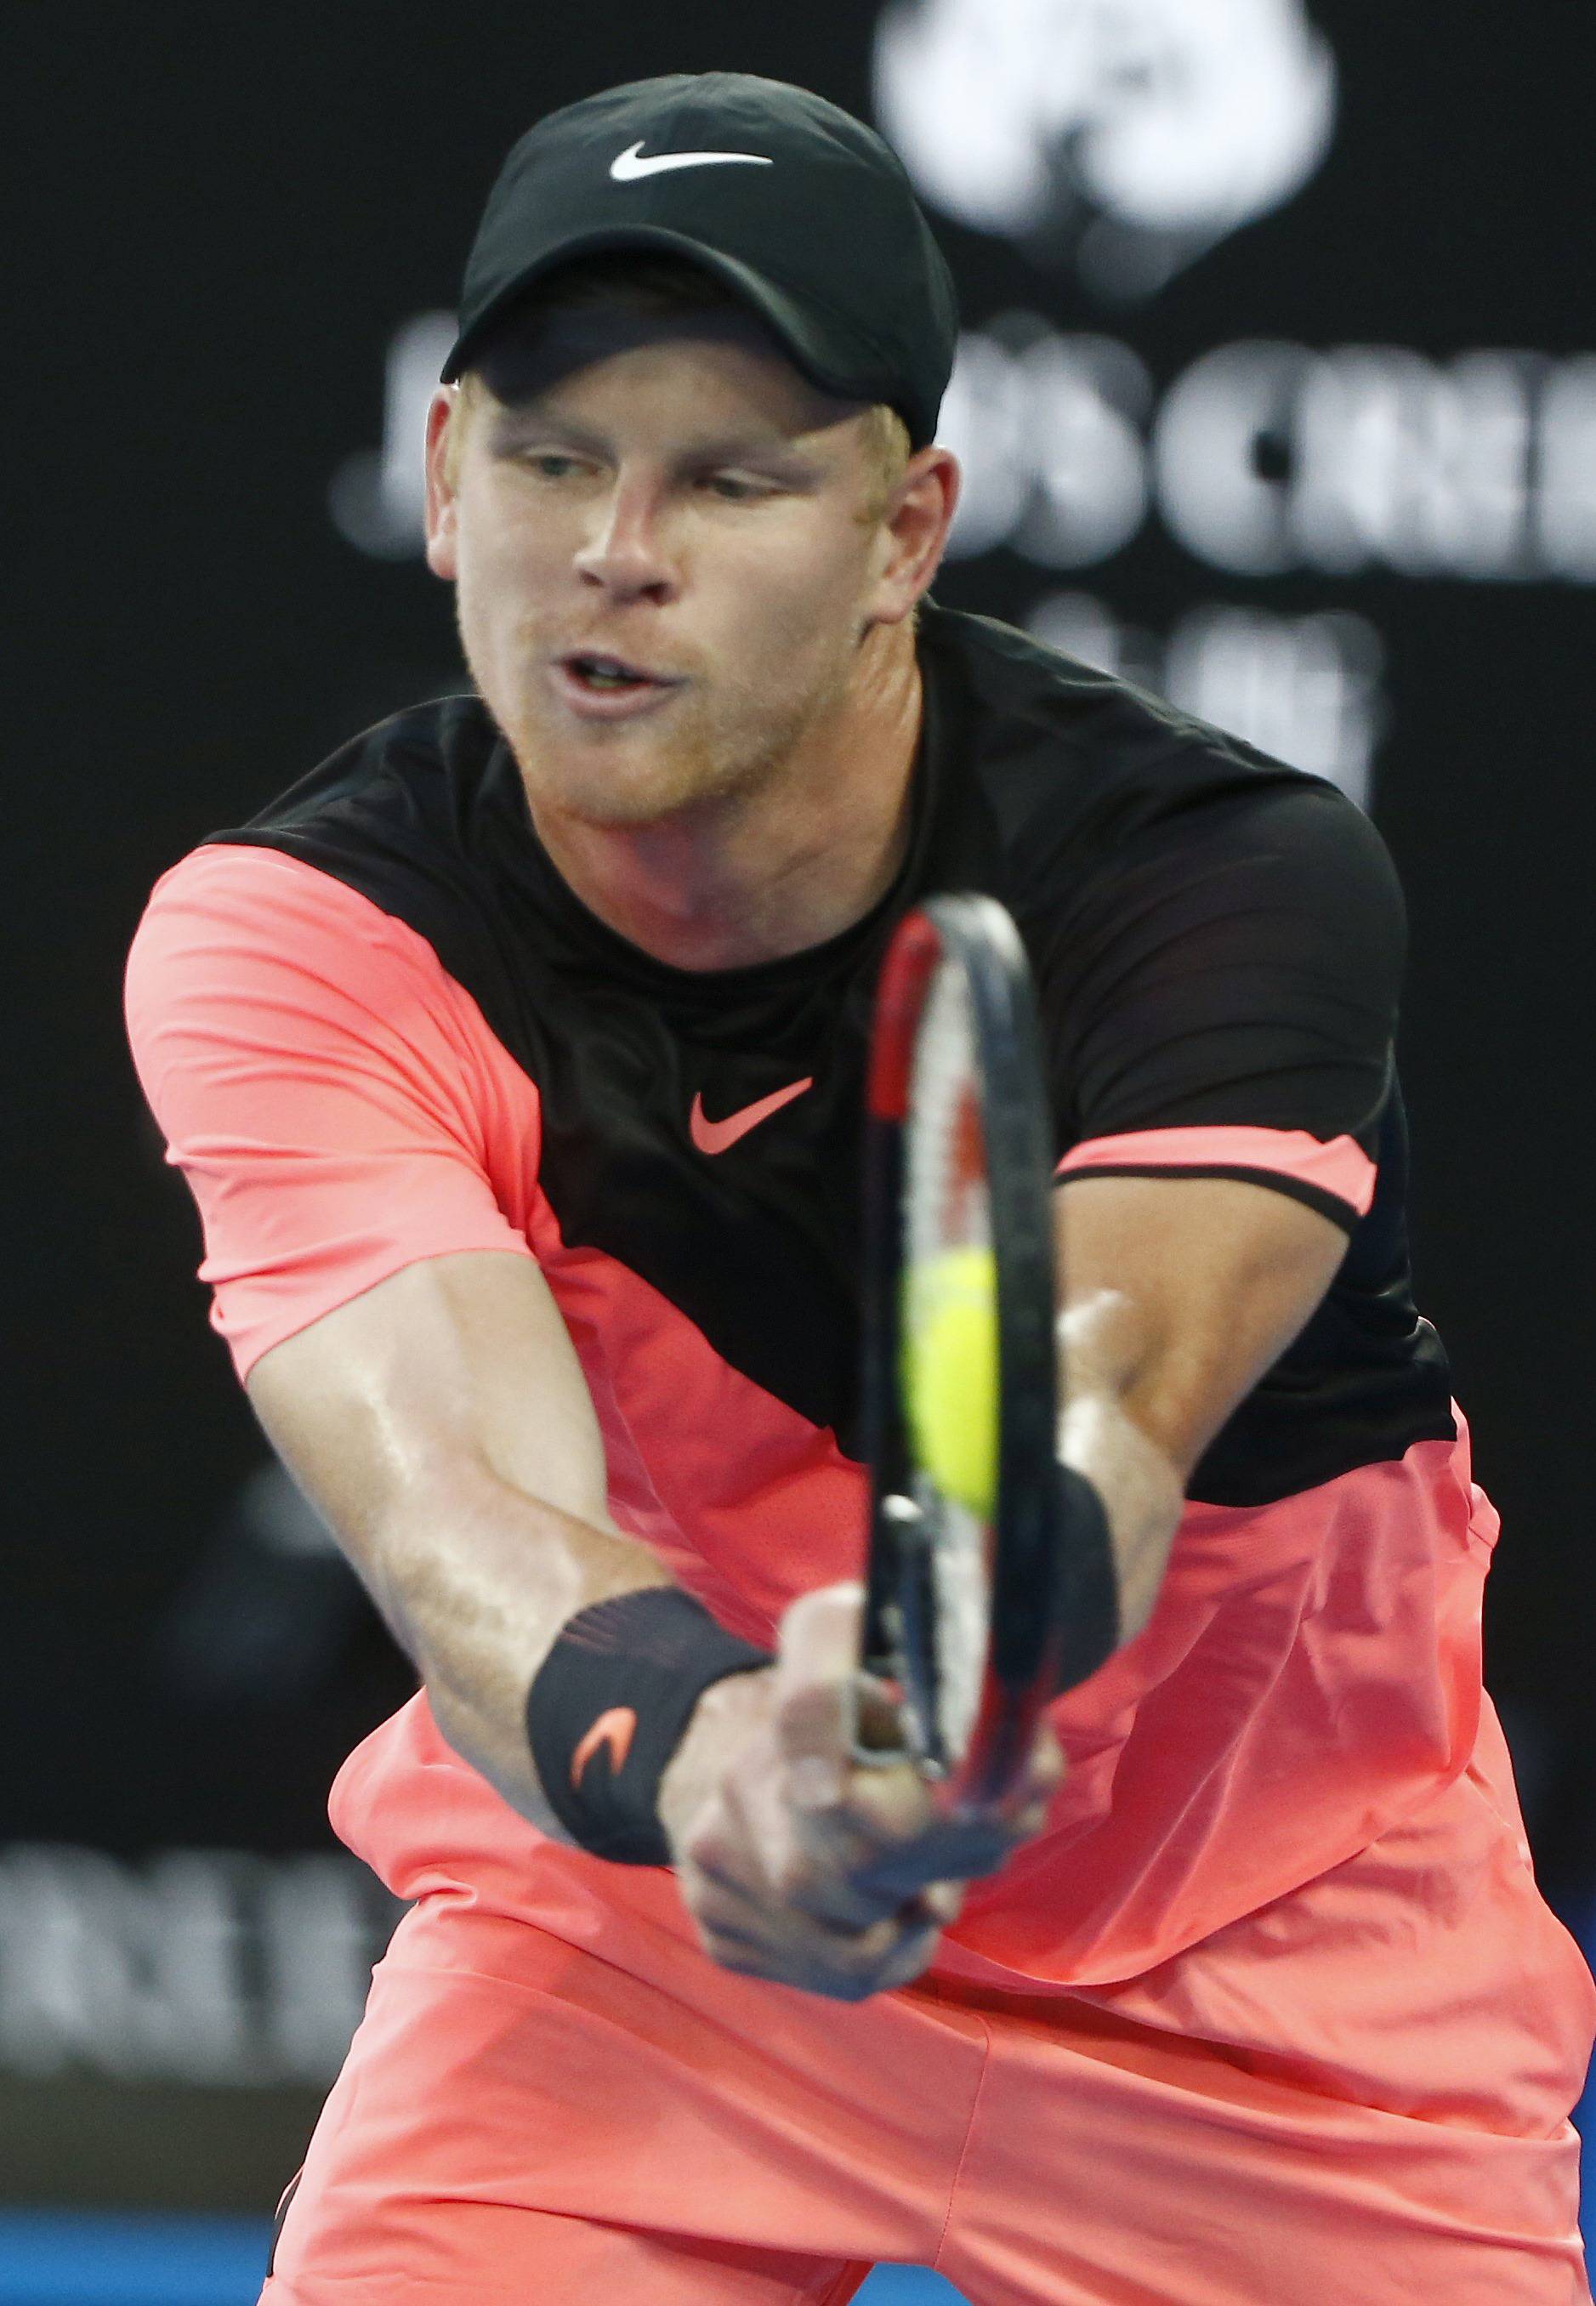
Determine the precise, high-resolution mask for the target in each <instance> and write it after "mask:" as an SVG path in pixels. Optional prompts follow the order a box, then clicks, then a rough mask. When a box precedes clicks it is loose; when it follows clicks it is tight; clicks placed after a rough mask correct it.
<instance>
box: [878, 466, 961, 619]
mask: <svg viewBox="0 0 1596 2306" xmlns="http://www.w3.org/2000/svg"><path fill="white" fill-rule="evenodd" d="M959 487H960V468H959V463H958V459H957V458H956V457H954V455H953V453H952V450H951V449H949V448H942V447H940V446H937V445H935V444H933V445H932V446H931V447H929V448H921V449H919V450H918V451H917V453H916V454H915V455H914V456H913V457H910V458H909V463H908V464H907V465H905V466H904V468H903V473H902V475H901V477H900V480H899V481H898V483H897V484H896V486H895V487H894V489H893V491H892V496H891V499H890V500H889V501H888V505H887V510H886V515H885V517H884V519H883V524H882V531H881V535H880V538H879V540H878V550H879V553H880V562H879V571H878V574H877V576H876V581H875V590H874V594H873V597H872V600H871V603H870V605H871V608H872V610H873V611H874V614H873V616H872V617H871V619H870V621H871V622H872V623H880V624H898V623H900V621H901V620H902V619H903V618H905V617H906V616H907V615H908V614H909V611H910V610H911V609H912V608H913V607H914V604H915V602H917V600H918V599H919V598H920V596H921V595H922V594H924V592H925V591H926V587H927V586H928V585H930V583H931V580H932V578H933V577H934V576H935V574H936V570H937V568H938V566H939V564H940V562H941V560H942V557H943V552H944V551H945V550H946V548H947V542H948V532H949V530H950V529H951V528H952V525H953V514H954V511H955V509H956V508H957V506H958V503H959Z"/></svg>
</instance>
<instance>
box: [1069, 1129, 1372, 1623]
mask: <svg viewBox="0 0 1596 2306" xmlns="http://www.w3.org/2000/svg"><path fill="white" fill-rule="evenodd" d="M1054 1234H1055V1238H1056V1242H1057V1247H1058V1258H1059V1269H1060V1302H1061V1307H1062V1311H1061V1315H1060V1321H1059V1338H1060V1345H1061V1369H1062V1372H1063V1388H1064V1399H1065V1402H1066V1404H1067V1407H1066V1409H1065V1412H1064V1415H1063V1423H1062V1430H1061V1433H1060V1455H1061V1456H1062V1457H1063V1460H1064V1462H1065V1463H1066V1464H1067V1465H1073V1466H1074V1467H1075V1468H1076V1469H1077V1470H1078V1471H1079V1472H1080V1473H1084V1474H1085V1475H1086V1476H1087V1478H1088V1480H1089V1481H1090V1482H1091V1483H1092V1484H1093V1487H1094V1488H1095V1489H1096V1490H1097V1494H1098V1496H1099V1497H1100V1498H1101V1499H1102V1500H1103V1504H1104V1507H1105V1513H1106V1516H1107V1521H1108V1526H1109V1533H1110V1536H1111V1539H1112V1542H1113V1549H1114V1568H1115V1571H1116V1576H1117V1584H1118V1589H1119V1603H1120V1634H1121V1638H1122V1641H1130V1640H1132V1639H1134V1637H1135V1636H1136V1635H1138V1634H1139V1632H1140V1631H1141V1630H1142V1628H1143V1627H1144V1626H1145V1625H1146V1624H1147V1622H1148V1618H1150V1617H1151V1615H1152V1611H1153V1605H1154V1602H1155V1601H1156V1599H1157V1594H1158V1588H1159V1584H1160V1583H1161V1581H1162V1579H1163V1576H1164V1570H1165V1563H1166V1561H1167V1559H1168V1557H1169V1549H1170V1545H1171V1542H1172V1541H1173V1539H1174V1533H1175V1529H1176V1526H1177V1525H1178V1523H1179V1521H1180V1516H1181V1511H1182V1499H1183V1497H1184V1494H1185V1487H1186V1482H1187V1479H1188V1477H1189V1476H1190V1474H1191V1469H1192V1467H1193V1466H1194V1465H1196V1463H1197V1461H1198V1459H1199V1457H1200V1456H1201V1455H1202V1453H1203V1451H1204V1450H1205V1449H1206V1448H1207V1447H1208V1443H1209V1442H1210V1441H1211V1440H1212V1439H1213V1438H1214V1436H1215V1434H1216V1433H1217V1431H1219V1428H1220V1427H1221V1426H1222V1425H1223V1424H1224V1423H1225V1420H1226V1418H1227V1417H1228V1416H1229V1415H1230V1413H1231V1412H1232V1411H1233V1409H1234V1408H1236V1406H1237V1405H1238V1404H1239V1403H1240V1402H1241V1401H1242V1399H1243V1397H1244V1396H1246V1395H1247V1394H1248V1393H1250V1391H1251V1389H1252V1388H1253V1386H1254V1385H1255V1384H1256V1383H1257V1382H1258V1380H1259V1378H1260V1377H1261V1376H1262V1375H1263V1374H1264V1372H1265V1371H1266V1370H1267V1369H1268V1368H1269V1367H1270V1366H1271V1364H1272V1363H1273V1362H1275V1361H1276V1360H1277V1359H1278V1357H1279V1355H1280V1354H1283V1353H1284V1351H1285V1349H1286V1347H1287V1346H1288V1345H1290V1344H1291V1342H1292V1340H1293V1338H1294V1337H1296V1335H1297V1334H1298V1332H1299V1331H1300V1330H1301V1329H1302V1328H1303V1326H1304V1325H1305V1323H1306V1322H1307V1321H1308V1320H1309V1319H1310V1316H1311V1314H1312V1313H1313V1311H1315V1309H1316V1307H1317V1306H1318V1305H1319V1301H1320V1299H1321V1298H1322V1297H1323V1295H1324V1294H1325V1292H1326V1290H1327V1288H1328V1287H1329V1285H1330V1283H1331V1281H1332V1280H1333V1279H1334V1278H1335V1275H1336V1268H1337V1266H1338V1265H1339V1264H1340V1262H1341V1260H1342V1258H1343V1257H1344V1254H1345V1251H1346V1234H1345V1232H1344V1229H1343V1228H1342V1227H1341V1226H1338V1225H1337V1224H1336V1223H1335V1222H1334V1221H1333V1220H1332V1219H1331V1218H1330V1217H1326V1216H1324V1215H1322V1214H1321V1213H1320V1212H1319V1210H1318V1209H1310V1208H1308V1207H1305V1206H1304V1205H1303V1204H1302V1203H1301V1202H1300V1201H1297V1200H1291V1199H1288V1198H1287V1197H1286V1195H1284V1193H1281V1192H1278V1191H1276V1190H1275V1189H1274V1188H1272V1187H1270V1186H1267V1185H1262V1184H1253V1183H1247V1182H1244V1181H1242V1180H1239V1179H1235V1178H1229V1177H1197V1176H1181V1175H1178V1174H1174V1175H1170V1176H1164V1177H1153V1176H1140V1177H1136V1176H1123V1177H1122V1176H1093V1175H1091V1174H1089V1172H1088V1173H1086V1174H1080V1175H1077V1176H1073V1177H1067V1178H1066V1179H1065V1180H1064V1182H1063V1183H1062V1184H1061V1185H1060V1186H1058V1187H1057V1189H1056V1190H1055V1192H1054Z"/></svg>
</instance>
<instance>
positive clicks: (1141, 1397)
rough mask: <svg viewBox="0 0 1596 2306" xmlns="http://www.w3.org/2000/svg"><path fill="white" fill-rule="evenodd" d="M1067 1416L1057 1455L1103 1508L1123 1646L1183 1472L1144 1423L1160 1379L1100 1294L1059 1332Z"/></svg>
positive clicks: (1154, 1587) (1156, 1568) (1124, 1312)
mask: <svg viewBox="0 0 1596 2306" xmlns="http://www.w3.org/2000/svg"><path fill="white" fill-rule="evenodd" d="M1059 1340H1060V1345H1061V1347H1062V1354H1061V1359H1062V1363H1063V1388H1064V1401H1065V1408H1064V1412H1063V1417H1062V1418H1061V1420H1060V1427H1059V1455H1060V1456H1061V1457H1062V1458H1063V1462H1064V1463H1065V1464H1066V1465H1073V1466H1074V1467H1075V1469H1076V1471H1077V1472H1078V1473H1084V1474H1085V1475H1086V1477H1087V1479H1088V1481H1089V1482H1091V1483H1092V1486H1093V1487H1094V1489H1096V1490H1097V1495H1098V1496H1099V1498H1101V1499H1102V1501H1103V1508H1104V1512H1105V1515H1106V1516H1107V1520H1108V1528H1109V1534H1110V1537H1111V1538H1112V1540H1113V1544H1114V1568H1115V1572H1116V1575H1117V1579H1118V1585H1119V1603H1120V1640H1121V1643H1122V1644H1123V1643H1125V1642H1129V1641H1132V1640H1134V1639H1135V1637H1136V1636H1137V1635H1138V1634H1139V1633H1140V1632H1141V1630H1142V1628H1143V1627H1144V1626H1145V1625H1146V1624H1147V1622H1148V1618H1150V1617H1151V1616H1152V1614H1153V1605H1154V1603H1155V1602H1156V1600H1157V1598H1158V1589H1159V1587H1160V1586H1161V1585H1162V1584H1163V1582H1164V1572H1165V1566H1166V1564H1167V1562H1168V1560H1169V1552H1170V1548H1171V1546H1172V1545H1173V1543H1174V1534H1175V1531H1176V1529H1177V1528H1178V1527H1179V1525H1180V1518H1181V1512H1182V1504H1183V1495H1182V1490H1183V1482H1182V1469H1181V1467H1180V1466H1179V1465H1177V1464H1176V1462H1175V1460H1174V1456H1172V1454H1171V1452H1170V1450H1169V1449H1168V1448H1167V1447H1166V1446H1165V1444H1164V1443H1163V1442H1162V1441H1161V1439H1159V1438H1158V1421H1157V1420H1156V1417H1151V1416H1149V1415H1148V1403H1149V1401H1150V1400H1151V1399H1152V1398H1153V1397H1154V1396H1155V1395H1156V1385H1157V1370H1156V1362H1155V1361H1154V1360H1153V1357H1152V1356H1151V1355H1150V1354H1148V1351H1147V1348H1146V1345H1145V1342H1144V1341H1143V1340H1142V1339H1141V1338H1140V1337H1139V1335H1138V1334H1137V1332H1136V1328H1135V1326H1134V1323H1133V1320H1132V1318H1131V1312H1130V1309H1129V1308H1128V1307H1126V1305H1125V1303H1124V1301H1123V1300H1116V1299H1114V1298H1113V1297H1111V1296H1110V1295H1109V1294H1107V1293H1106V1292H1105V1293H1102V1294H1099V1295H1098V1296H1097V1297H1095V1298H1093V1299H1092V1300H1090V1301H1089V1302H1088V1303H1087V1304H1085V1305H1082V1306H1078V1307H1072V1308H1071V1311H1069V1312H1068V1313H1067V1314H1066V1315H1065V1316H1064V1318H1063V1320H1061V1322H1060V1324H1059Z"/></svg>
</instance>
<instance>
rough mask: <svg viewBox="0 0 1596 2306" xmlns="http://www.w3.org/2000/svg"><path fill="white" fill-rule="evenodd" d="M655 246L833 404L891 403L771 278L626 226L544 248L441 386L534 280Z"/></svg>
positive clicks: (488, 312)
mask: <svg viewBox="0 0 1596 2306" xmlns="http://www.w3.org/2000/svg"><path fill="white" fill-rule="evenodd" d="M625 248H645V249H646V248H654V249H662V250H666V251H668V252H670V254H672V255H675V256H679V257H682V258H684V259H685V260H687V261H688V262H690V263H693V264H696V266H697V267H698V268H699V269H700V270H701V271H704V272H707V273H709V274H710V275H711V276H712V277H713V278H715V279H717V280H719V281H721V282H722V283H723V284H724V286H726V287H728V288H729V289H730V291H731V292H732V294H733V295H735V296H736V297H737V298H738V301H739V302H741V303H745V304H747V305H750V306H751V307H752V308H753V310H754V311H755V312H757V313H758V315H759V316H760V318H761V319H762V320H764V322H765V324H766V326H767V327H768V328H769V329H771V330H772V333H773V334H774V335H775V337H777V339H778V341H779V342H780V343H781V346H782V347H783V348H784V350H785V351H786V352H787V354H788V355H789V358H790V359H791V361H792V363H793V364H794V366H795V367H796V368H798V370H799V371H801V372H802V373H803V374H804V375H805V376H807V378H808V379H809V380H810V382H811V383H812V384H815V385H818V386H819V388H820V389H821V390H822V391H823V392H829V393H832V395H834V396H835V397H836V398H837V399H839V400H858V401H863V402H866V403H874V402H875V401H879V400H887V401H895V400H896V398H897V392H896V388H895V380H889V379H887V378H885V377H883V375H882V374H881V373H880V372H878V371H875V370H872V369H870V368H868V367H866V365H865V364H864V363H860V365H859V366H858V367H857V368H853V369H845V368H844V367H843V366H842V365H841V363H839V361H838V359H837V348H836V346H834V345H828V344H826V343H825V342H824V339H823V338H822V337H821V335H820V333H819V331H818V330H817V329H816V328H815V324H814V322H813V321H812V320H810V319H809V318H808V316H807V314H806V313H805V312H803V310H802V309H801V308H800V307H799V306H798V304H797V303H794V302H793V300H792V299H791V298H790V297H789V296H788V295H786V294H785V292H784V291H783V290H782V289H781V287H780V286H779V285H778V284H777V283H776V282H775V281H773V280H770V279H767V278H765V276H764V274H763V273H758V272H755V271H754V270H753V269H751V267H749V266H748V265H746V264H743V263H741V262H739V261H738V259H737V258H736V257H734V256H727V255H726V254H724V253H723V252H722V251H721V250H720V249H716V248H707V247H705V246H704V243H703V242H702V241H697V240H695V239H694V238H693V237H692V236H691V235H690V234H687V233H682V232H673V231H671V230H670V228H669V227H668V226H664V225H637V224H632V225H624V226H605V227H602V228H600V229H598V230H596V231H593V232H588V233H581V234H578V235H576V236H574V237H573V238H572V239H570V240H567V241H562V242H561V243H559V246H558V247H557V248H550V249H547V250H544V251H543V252H542V253H540V254H539V255H538V256H536V257H533V259H532V260H530V261H529V262H528V263H527V264H526V265H525V266H524V267H523V268H522V269H521V270H520V271H519V272H517V273H516V277H515V278H514V279H513V280H510V281H508V282H507V283H506V284H505V286H504V287H503V288H501V289H500V290H499V292H498V294H497V295H495V296H494V297H493V298H492V300H491V303H488V304H486V305H484V307H483V309H482V312H479V313H478V314H477V316H476V318H475V319H474V320H473V321H472V323H471V325H470V327H469V328H467V329H462V331H461V333H460V335H459V336H458V337H457V338H456V340H455V343H454V346H453V347H452V348H451V350H450V352H449V355H448V359H447V360H446V361H445V362H444V363H443V369H442V372H441V377H442V381H443V382H444V383H445V384H453V383H454V382H455V381H456V380H457V378H458V377H459V375H460V374H461V372H462V371H463V370H465V369H467V368H469V367H470V366H471V364H472V363H473V361H474V359H475V357H476V356H477V354H479V353H480V352H481V351H482V346H484V344H485V343H486V341H487V339H488V338H489V337H491V335H492V333H493V331H494V329H496V328H497V327H498V326H499V323H500V321H502V320H505V319H507V318H508V314H509V312H510V310H511V308H512V306H514V305H515V304H516V303H518V302H519V300H520V299H521V298H522V297H523V296H524V295H525V294H526V292H527V290H528V289H529V288H531V287H533V286H534V285H535V283H536V282H538V281H539V280H542V278H545V277H546V276H547V275H548V274H549V273H550V272H553V271H555V270H557V269H559V267H560V266H562V265H566V264H570V263H574V262H576V260H578V259H580V258H582V257H584V256H598V255H602V254H603V253H604V252H606V251H608V250H611V249H625Z"/></svg>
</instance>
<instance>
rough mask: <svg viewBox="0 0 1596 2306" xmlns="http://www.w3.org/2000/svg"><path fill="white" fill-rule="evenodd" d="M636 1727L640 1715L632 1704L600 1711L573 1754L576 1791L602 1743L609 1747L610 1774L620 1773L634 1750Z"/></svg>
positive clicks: (614, 1775) (572, 1770) (612, 1775)
mask: <svg viewBox="0 0 1596 2306" xmlns="http://www.w3.org/2000/svg"><path fill="white" fill-rule="evenodd" d="M636 1728H637V1716H636V1714H635V1713H634V1712H633V1711H632V1709H631V1707H630V1706H629V1705H612V1706H610V1709H609V1711H608V1712H604V1713H601V1714H600V1716H599V1718H598V1720H597V1721H595V1722H594V1723H593V1728H592V1729H590V1730H589V1731H588V1733H587V1735H586V1737H585V1738H583V1740H582V1743H581V1744H580V1745H579V1746H578V1747H577V1748H576V1752H575V1753H574V1754H573V1755H571V1787H572V1790H573V1791H575V1790H576V1789H577V1788H578V1787H579V1786H580V1784H581V1781H582V1772H583V1771H584V1770H585V1768H586V1767H587V1765H588V1764H589V1762H591V1761H592V1759H593V1755H595V1754H596V1753H597V1751H598V1749H599V1747H601V1746H608V1747H609V1748H610V1776H611V1777H612V1778H615V1777H619V1775H620V1772H621V1771H622V1769H623V1768H624V1767H625V1764H626V1758H627V1755H628V1754H629V1753H630V1752H631V1750H632V1738H633V1737H634V1735H635V1733H636Z"/></svg>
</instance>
